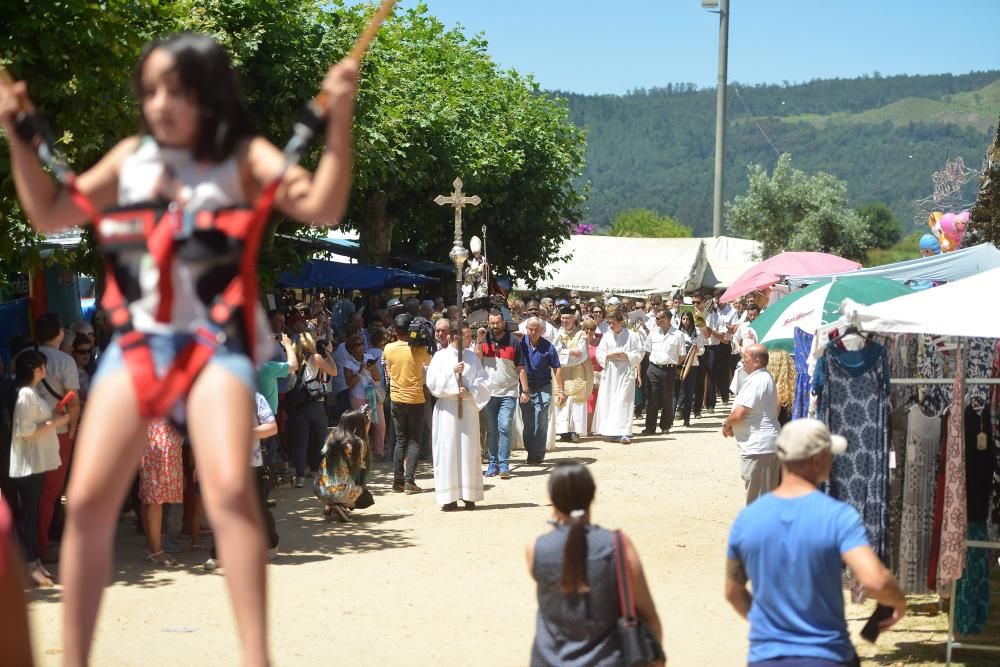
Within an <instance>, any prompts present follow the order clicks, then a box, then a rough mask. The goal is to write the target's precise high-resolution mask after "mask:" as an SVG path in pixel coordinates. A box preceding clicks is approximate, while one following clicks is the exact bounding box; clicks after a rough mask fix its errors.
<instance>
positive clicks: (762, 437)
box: [722, 344, 781, 505]
mask: <svg viewBox="0 0 1000 667" xmlns="http://www.w3.org/2000/svg"><path fill="white" fill-rule="evenodd" d="M767 361H768V355H767V348H765V347H764V346H763V345H760V344H754V345H748V346H747V347H745V348H744V349H743V368H744V369H745V370H746V372H747V378H746V380H744V381H743V386H742V387H740V393H739V394H737V395H736V399H735V400H734V401H733V409H732V411H731V412H730V413H729V416H728V417H726V421H725V422H724V423H723V425H722V435H724V436H725V437H727V438H728V437H734V438H736V444H737V445H739V447H740V472H741V473H742V477H743V482H744V483H745V485H746V491H747V505H749V504H750V503H752V502H753V501H754V500H756V499H757V498H759V497H760V496H762V495H764V494H765V493H768V492H769V491H771V489H773V488H774V487H776V486H777V485H778V478H779V476H780V473H781V464H780V463H779V462H778V457H777V455H776V448H775V440H776V439H777V437H778V431H779V429H780V427H779V426H778V392H777V390H776V389H775V386H774V378H773V377H771V374H770V373H769V372H768V371H767Z"/></svg>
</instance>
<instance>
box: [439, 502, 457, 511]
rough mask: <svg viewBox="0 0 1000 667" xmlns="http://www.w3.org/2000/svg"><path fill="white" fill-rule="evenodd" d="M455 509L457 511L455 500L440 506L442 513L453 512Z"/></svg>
mask: <svg viewBox="0 0 1000 667" xmlns="http://www.w3.org/2000/svg"><path fill="white" fill-rule="evenodd" d="M457 509H458V501H457V500H455V501H452V502H450V503H448V504H447V505H442V506H441V511H442V512H454V511H455V510H457Z"/></svg>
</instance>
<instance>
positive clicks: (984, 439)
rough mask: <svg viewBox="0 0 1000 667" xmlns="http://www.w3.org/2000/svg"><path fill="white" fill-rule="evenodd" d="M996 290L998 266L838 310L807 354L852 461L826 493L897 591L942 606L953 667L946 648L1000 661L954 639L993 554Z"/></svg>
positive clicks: (976, 612) (979, 596) (997, 542)
mask: <svg viewBox="0 0 1000 667" xmlns="http://www.w3.org/2000/svg"><path fill="white" fill-rule="evenodd" d="M992 250H993V251H995V248H994V249H992ZM954 254H957V253H953V255H954ZM953 268H957V267H953ZM998 281H1000V268H997V269H992V270H987V271H985V272H983V273H979V274H977V275H972V276H970V277H967V278H964V279H961V280H955V281H954V282H951V283H949V284H947V285H941V286H938V287H934V288H932V289H928V290H926V291H922V292H916V293H913V294H909V295H906V296H901V297H899V298H896V299H892V300H889V301H886V302H884V303H881V304H878V305H862V304H858V303H857V302H855V301H853V300H850V299H845V300H844V302H843V304H842V310H843V312H844V319H843V320H842V321H841V322H839V323H836V324H835V325H833V326H829V327H823V328H821V329H819V330H818V331H817V333H816V336H817V338H819V339H821V340H827V341H829V342H826V343H824V344H823V345H819V346H817V345H815V344H814V345H812V352H811V354H812V355H813V356H814V357H815V354H816V351H817V349H818V350H820V357H819V359H818V361H817V363H816V370H815V372H814V376H813V378H812V390H813V391H812V393H813V395H814V396H815V397H816V406H815V408H814V409H815V410H816V414H817V416H818V417H819V418H820V419H823V420H824V421H826V422H827V423H828V425H830V426H831V429H832V430H835V431H836V432H844V431H845V430H846V431H847V433H845V434H846V435H848V438H849V440H851V441H852V447H854V448H855V449H856V450H857V451H856V452H855V455H854V456H853V457H852V458H849V459H847V460H845V461H837V462H836V463H835V467H834V471H833V474H832V475H831V482H832V483H831V492H832V493H834V494H835V495H837V496H838V497H842V496H841V495H840V493H841V490H842V489H846V496H847V497H846V498H845V499H846V500H848V502H851V504H853V505H855V507H858V508H859V511H862V513H863V516H864V517H865V524H866V527H867V528H868V529H869V531H870V532H872V533H873V536H874V537H873V542H874V543H876V544H877V545H878V546H879V548H880V549H881V552H880V555H882V556H883V558H884V560H885V562H886V563H887V564H892V566H893V569H894V571H895V572H896V574H897V577H898V579H899V581H900V584H901V586H903V588H904V591H905V592H907V593H924V592H928V591H930V590H936V591H937V592H938V594H939V595H941V597H942V598H947V599H948V600H949V601H950V602H949V604H950V614H949V632H948V640H947V643H946V658H947V661H948V663H949V664H950V662H951V655H952V650H953V649H955V648H963V649H969V650H980V651H991V652H1000V647H995V646H987V645H984V644H975V643H969V642H966V641H955V634H956V632H958V633H960V634H962V635H975V634H978V633H980V632H981V631H982V629H983V627H984V625H985V622H986V618H987V616H988V611H989V569H990V565H989V559H988V551H987V550H988V549H989V548H1000V484H998V481H1000V476H997V475H996V474H995V473H996V472H997V471H998V470H1000V465H998V454H1000V449H998V447H997V433H998V432H1000V429H998V423H997V412H998V407H1000V394H998V392H997V384H998V383H1000V344H998V341H997V340H996V339H997V338H998V337H1000V312H998V311H997V310H996V309H995V308H990V307H989V306H988V305H986V306H985V307H984V304H988V301H986V298H987V297H988V295H990V294H991V293H992V290H995V289H996V285H998V284H1000V282H998ZM853 327H856V329H854V328H853ZM855 331H856V333H854V332H855ZM845 333H846V334H847V335H844V334H845ZM831 379H832V382H831ZM852 436H853V437H852ZM840 458H843V457H838V459H840ZM848 470H850V471H852V472H854V473H857V472H860V471H862V470H863V471H864V475H863V478H864V480H863V482H861V481H857V480H855V479H853V478H852V477H851V476H850V475H847V474H846V471H848Z"/></svg>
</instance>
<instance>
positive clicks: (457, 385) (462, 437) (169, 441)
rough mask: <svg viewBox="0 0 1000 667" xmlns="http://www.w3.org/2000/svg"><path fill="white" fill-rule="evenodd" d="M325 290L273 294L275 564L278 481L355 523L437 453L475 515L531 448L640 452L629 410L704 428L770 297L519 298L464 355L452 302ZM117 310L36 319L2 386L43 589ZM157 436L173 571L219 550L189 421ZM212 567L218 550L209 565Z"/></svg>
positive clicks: (441, 491)
mask: <svg viewBox="0 0 1000 667" xmlns="http://www.w3.org/2000/svg"><path fill="white" fill-rule="evenodd" d="M312 296H313V298H312V299H311V302H310V303H304V302H300V301H297V300H296V298H295V296H294V295H293V294H292V293H291V292H285V293H283V294H280V295H279V298H278V301H277V303H278V304H279V307H278V308H276V309H274V310H273V311H272V312H271V313H270V322H271V327H272V331H273V336H272V341H271V343H272V345H273V355H272V358H271V359H269V360H267V361H265V362H263V363H262V364H260V366H259V367H258V368H257V377H256V382H257V395H256V399H255V402H256V409H255V414H256V424H254V425H253V436H254V442H255V448H254V452H253V455H252V457H251V461H250V462H249V465H251V466H252V467H253V468H254V470H255V472H254V475H255V477H256V479H257V488H258V495H259V498H260V504H261V510H262V513H263V515H264V517H265V524H266V525H265V533H266V535H265V539H266V542H267V543H268V547H269V548H270V550H271V552H270V553H271V555H272V557H274V556H275V555H276V553H277V547H278V539H279V537H278V535H277V534H276V532H275V529H274V521H273V518H271V515H270V512H269V507H270V506H273V504H274V501H273V500H271V499H270V498H269V495H270V494H269V491H270V489H271V487H272V486H274V485H276V484H277V483H280V482H282V481H285V480H287V481H289V482H290V483H291V484H292V485H294V487H295V488H305V487H306V486H307V484H308V485H309V487H310V489H309V490H310V491H312V492H313V493H315V494H316V495H317V496H318V497H319V498H320V499H321V500H322V502H321V505H322V507H323V512H324V515H325V516H326V518H327V519H329V520H334V521H348V520H350V517H351V512H352V511H354V510H355V509H357V508H358V503H359V498H360V499H361V501H360V502H361V504H362V505H365V506H367V505H366V503H367V504H370V503H371V502H374V500H373V499H372V496H371V494H370V492H369V491H368V490H367V488H366V481H367V479H368V478H369V476H370V471H371V469H372V466H373V465H375V464H379V463H383V462H385V463H390V464H391V465H392V469H393V482H392V487H391V488H392V491H394V492H400V493H406V494H414V493H419V492H421V490H422V489H421V488H420V487H419V486H418V485H417V480H416V475H417V468H418V465H419V462H420V461H421V460H429V461H430V462H431V463H432V466H433V470H434V476H435V480H434V481H435V489H436V496H437V503H438V505H440V507H441V508H442V509H443V510H445V511H450V510H454V509H457V507H458V503H459V501H461V502H463V504H464V506H465V508H467V509H474V508H475V504H476V503H477V502H480V501H482V500H483V498H484V495H483V488H484V481H483V478H484V477H485V478H490V477H499V478H500V479H503V480H509V479H511V478H512V477H513V476H514V472H513V470H512V451H513V450H515V449H518V448H523V449H524V450H526V454H527V457H526V460H525V462H524V464H525V465H538V464H541V463H542V462H543V461H544V459H545V456H546V452H547V451H551V449H552V448H553V447H554V441H556V440H558V441H563V442H571V441H574V440H576V439H578V438H579V437H583V436H590V435H596V436H600V437H603V438H606V439H610V440H613V441H615V442H619V443H622V444H628V443H629V442H631V438H632V436H633V434H632V424H633V418H634V417H641V416H642V415H643V414H644V415H645V428H644V429H643V431H642V434H643V435H652V434H654V433H656V429H657V427H659V429H660V433H669V432H670V429H671V428H672V427H673V424H674V419H675V415H676V418H677V421H678V422H683V423H684V424H685V425H688V424H690V423H691V421H690V420H691V419H692V418H694V419H699V418H701V416H702V411H703V409H706V410H712V409H713V406H714V404H715V402H716V400H719V399H721V400H722V401H726V400H727V398H728V392H729V387H730V378H731V373H732V372H733V371H734V370H735V367H734V366H733V364H732V360H733V358H734V355H733V354H732V353H731V352H730V351H729V350H730V349H736V350H741V349H743V350H744V351H746V350H752V349H753V346H752V343H753V331H752V329H748V327H746V326H744V325H745V323H746V322H748V321H752V317H753V316H754V314H755V312H756V308H757V304H756V303H753V302H750V303H747V304H744V303H743V302H738V303H736V304H735V305H734V306H730V307H716V308H715V309H714V310H710V311H709V310H706V309H704V307H703V305H702V301H703V295H702V294H700V293H695V294H693V295H690V296H689V297H688V298H687V299H684V298H683V297H682V296H681V295H677V296H676V297H675V298H673V299H672V301H671V302H670V305H669V306H665V305H664V299H663V298H662V297H661V296H660V295H652V296H650V297H649V298H648V299H645V300H644V299H635V298H630V297H625V298H618V297H615V296H613V295H602V296H601V297H594V298H590V299H589V300H588V299H583V298H580V297H579V295H578V294H576V293H575V292H570V293H566V294H560V295H553V296H541V297H539V298H528V299H523V300H522V299H517V298H512V299H510V301H509V313H510V315H509V316H507V317H506V318H505V314H504V313H502V312H501V311H499V310H494V311H492V312H490V313H489V314H488V317H487V320H486V321H485V322H477V323H476V325H475V326H474V327H473V326H470V324H469V323H468V322H466V323H465V324H464V327H463V332H462V345H461V347H462V353H461V354H462V358H461V359H459V356H458V354H459V351H458V347H459V346H458V343H457V341H458V340H459V334H460V332H459V331H458V327H457V311H456V307H455V306H450V307H448V306H446V304H445V303H444V300H443V299H441V298H440V297H438V298H426V299H419V298H417V297H409V298H406V299H405V300H400V299H395V298H393V299H388V300H386V301H383V300H382V299H381V298H379V297H377V296H373V297H370V298H369V299H368V301H367V302H364V301H363V300H362V299H361V298H360V297H358V298H355V299H354V300H351V299H348V298H346V297H345V298H339V299H335V298H330V299H328V298H327V296H326V294H324V293H319V294H315V295H312ZM703 314H704V315H705V316H703ZM106 321H107V320H106V317H105V316H104V313H103V312H101V311H98V312H97V313H96V314H95V315H94V316H93V318H91V321H79V322H75V323H73V324H72V326H70V327H64V326H63V323H62V322H60V321H59V317H58V316H57V315H55V314H53V313H49V314H46V315H43V316H42V317H40V318H39V319H38V321H37V322H36V323H35V338H34V339H30V338H27V337H21V338H19V339H16V340H13V341H11V350H12V352H13V356H12V359H11V363H10V365H9V373H7V374H6V380H5V387H6V392H5V396H4V404H5V412H6V413H7V414H8V415H9V424H10V427H9V429H8V430H9V435H8V436H7V437H8V442H9V443H10V444H9V446H5V447H3V448H2V449H3V455H4V456H5V457H6V461H5V462H4V464H3V465H2V466H0V467H2V469H3V470H2V472H3V483H4V489H3V491H4V496H5V497H7V498H9V499H11V501H12V502H11V504H12V506H13V509H14V515H15V518H16V520H17V526H18V528H19V535H20V536H21V541H22V545H23V549H24V553H25V557H26V559H27V562H28V563H29V574H30V576H31V578H32V580H33V581H34V582H35V583H36V584H37V585H40V586H47V585H51V584H52V583H53V580H54V578H53V577H52V574H51V572H50V571H49V570H48V569H47V568H46V564H47V563H51V562H53V561H54V560H55V558H56V554H55V553H54V551H53V549H52V547H51V543H50V542H51V540H52V539H53V538H54V539H58V538H59V536H60V531H61V527H62V526H61V509H62V506H61V503H60V502H59V501H60V498H62V496H63V494H64V491H65V485H66V478H67V471H68V469H69V466H70V465H71V462H72V450H73V442H74V438H75V433H76V430H77V426H78V423H79V415H80V413H81V409H82V405H83V403H84V402H85V401H86V400H87V398H88V395H87V388H88V386H89V383H90V378H91V377H92V376H93V375H94V374H95V373H96V367H97V363H98V360H99V358H100V356H101V355H102V354H104V353H105V350H108V349H109V346H110V343H111V337H110V335H109V332H108V331H107V324H106ZM420 326H423V327H425V329H426V330H427V331H428V334H427V335H425V336H424V337H423V339H421V340H420V342H419V343H418V344H414V343H413V340H411V333H412V331H413V330H414V329H417V328H419V327H420ZM713 327H714V328H713ZM713 337H716V338H717V339H718V341H719V342H718V343H715V344H714V346H713V344H712V343H711V342H710V341H711V340H712V338H713ZM723 345H725V346H726V351H725V352H723V351H721V350H719V349H718V348H720V347H722V346H723ZM730 346H732V348H730ZM765 354H766V353H765ZM706 355H707V356H706ZM751 356H752V355H751ZM686 361H687V363H686V364H685V362H686ZM765 363H766V362H765ZM743 364H744V366H745V369H741V370H740V372H737V373H736V375H735V377H736V381H739V378H740V377H741V376H742V375H747V376H748V379H747V380H746V381H744V382H743V384H745V385H746V386H748V387H753V386H756V385H758V384H760V383H759V382H757V380H756V378H757V377H758V376H761V374H759V373H756V372H755V371H756V369H757V367H758V366H759V361H757V360H756V358H750V359H744V360H743ZM685 366H686V368H685ZM717 366H721V367H723V370H722V371H716V368H717ZM744 371H745V372H744ZM764 375H766V372H765V373H764ZM765 384H766V383H765ZM734 388H735V387H734ZM758 393H759V392H758ZM772 393H773V392H772ZM772 398H773V397H772ZM737 402H738V401H737ZM759 403H760V397H758V398H757V399H755V400H754V402H753V404H752V405H751V406H750V407H748V408H746V410H747V411H748V412H751V416H749V417H747V416H745V415H743V414H742V412H741V408H739V407H737V408H736V410H735V412H734V415H733V416H731V417H730V419H735V418H737V417H739V418H742V419H743V422H740V423H746V424H749V423H753V424H754V426H752V427H748V428H752V429H753V431H754V435H753V436H752V437H749V436H748V437H747V438H740V437H737V440H738V441H740V443H741V447H744V448H745V449H746V450H747V451H746V452H745V456H744V468H745V469H746V470H747V471H748V472H747V474H746V476H747V479H748V480H751V479H752V484H751V483H750V482H748V486H752V488H753V493H754V494H758V493H760V492H762V491H766V490H767V489H768V488H769V487H770V486H771V485H773V484H776V483H777V476H776V474H775V473H774V470H775V466H776V463H775V460H774V458H773V451H768V450H767V446H766V445H765V446H763V450H765V451H758V450H761V449H762V448H761V446H760V444H759V443H758V444H757V445H756V447H757V449H754V445H752V444H751V445H746V444H745V441H747V440H748V439H756V440H767V438H766V437H764V436H761V435H759V433H760V432H761V429H762V428H764V427H766V426H767V425H768V422H767V416H765V418H764V419H763V421H762V422H761V423H762V424H763V427H762V426H761V425H760V424H758V423H757V422H758V421H761V420H758V419H756V418H754V417H753V416H752V410H753V406H757V405H758V404H759ZM765 412H767V410H765ZM776 423H777V422H776V421H775V424H774V426H776ZM345 424H346V426H345ZM734 424H736V422H735V421H734ZM334 427H338V428H336V429H334ZM727 428H728V427H727ZM735 428H736V430H737V431H740V430H741V427H740V426H739V425H738V424H737V425H736V427H735ZM737 435H738V436H739V434H737ZM35 441H37V446H29V444H28V443H33V442H35ZM147 443H148V444H147V449H146V452H145V453H144V454H143V456H142V459H141V463H140V466H139V472H138V475H137V476H136V479H135V481H134V483H133V485H132V486H133V490H132V493H131V494H130V499H129V502H128V505H127V507H126V509H131V510H133V511H134V513H135V515H136V519H137V520H136V523H137V530H139V531H142V532H143V533H144V535H145V539H146V546H147V549H146V558H147V560H148V561H149V562H150V563H151V564H153V565H156V566H174V565H176V564H177V561H176V559H175V558H174V557H173V556H172V555H171V554H172V553H175V552H176V551H178V550H181V549H184V548H191V549H196V550H198V549H206V550H208V548H209V547H207V546H206V544H207V543H206V542H205V541H204V540H203V539H202V538H203V536H202V533H203V529H202V528H201V524H202V514H203V508H202V506H201V494H200V490H199V488H198V487H199V485H198V479H199V470H198V466H197V461H196V459H195V456H194V454H193V451H192V449H191V447H189V446H188V442H187V439H186V437H185V434H184V432H183V431H182V430H178V429H177V428H176V427H175V426H174V425H173V424H172V423H171V421H170V420H169V419H154V420H152V421H151V422H150V424H149V427H148V431H147ZM761 457H770V458H769V459H768V460H767V461H760V459H761ZM337 489H339V491H338V490H337ZM173 505H180V506H183V511H181V512H180V516H179V517H178V519H177V520H176V521H174V524H175V525H174V529H177V530H175V531H174V532H176V536H171V537H165V535H166V534H167V533H168V528H169V524H170V521H169V518H170V511H169V510H170V507H171V506H173ZM165 510H166V511H165ZM178 523H179V524H180V527H179V529H178V527H177V525H176V524H178ZM205 530H207V528H206V529H205ZM218 565H219V559H218V558H216V555H215V554H214V553H211V554H210V557H209V558H207V559H206V567H209V568H214V567H218Z"/></svg>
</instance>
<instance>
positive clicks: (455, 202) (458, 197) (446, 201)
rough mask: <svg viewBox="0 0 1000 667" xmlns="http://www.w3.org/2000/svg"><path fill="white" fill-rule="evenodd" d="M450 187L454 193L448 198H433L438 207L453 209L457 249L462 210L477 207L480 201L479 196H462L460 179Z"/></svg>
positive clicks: (460, 235) (460, 234) (459, 240)
mask: <svg viewBox="0 0 1000 667" xmlns="http://www.w3.org/2000/svg"><path fill="white" fill-rule="evenodd" d="M452 185H454V186H455V191H454V192H452V193H451V195H450V196H448V197H445V196H444V195H438V196H437V197H435V198H434V203H435V204H437V205H438V206H445V205H448V206H452V207H454V208H455V246H456V247H458V246H460V245H462V209H463V208H465V206H467V205H469V204H471V205H472V206H479V203H480V202H481V201H482V200H481V199H479V195H473V196H471V197H466V196H464V195H463V194H462V185H463V183H462V179H461V178H456V179H455V182H454V183H453V184H452ZM463 261H464V260H463Z"/></svg>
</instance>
